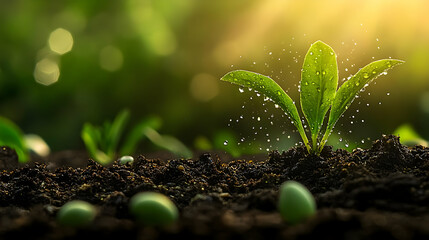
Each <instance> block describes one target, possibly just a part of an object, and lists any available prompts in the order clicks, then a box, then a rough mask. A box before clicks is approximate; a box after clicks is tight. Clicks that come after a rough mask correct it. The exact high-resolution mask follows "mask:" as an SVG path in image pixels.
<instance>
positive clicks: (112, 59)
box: [100, 46, 124, 72]
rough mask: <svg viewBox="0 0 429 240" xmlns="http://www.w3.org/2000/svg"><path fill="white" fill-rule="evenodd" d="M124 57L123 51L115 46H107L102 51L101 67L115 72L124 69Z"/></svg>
mask: <svg viewBox="0 0 429 240" xmlns="http://www.w3.org/2000/svg"><path fill="white" fill-rule="evenodd" d="M123 62H124V57H123V55H122V52H121V50H119V49H118V48H116V47H113V46H107V47H105V48H103V49H102V50H101V51H100V67H101V68H103V69H104V70H107V71H110V72H114V71H117V70H119V69H121V67H122V63H123Z"/></svg>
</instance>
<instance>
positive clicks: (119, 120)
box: [105, 110, 130, 157]
mask: <svg viewBox="0 0 429 240" xmlns="http://www.w3.org/2000/svg"><path fill="white" fill-rule="evenodd" d="M129 116H130V112H129V111H128V110H123V111H122V112H120V113H119V114H118V115H117V116H116V118H115V120H114V121H113V123H112V125H110V127H109V129H108V131H107V132H106V136H105V139H106V142H107V144H106V149H105V151H106V153H107V155H109V156H111V157H113V156H114V155H115V152H116V148H117V146H118V142H119V140H120V138H121V135H122V132H123V130H124V128H125V125H126V123H127V121H128V119H129Z"/></svg>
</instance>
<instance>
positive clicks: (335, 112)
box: [321, 59, 404, 147]
mask: <svg viewBox="0 0 429 240" xmlns="http://www.w3.org/2000/svg"><path fill="white" fill-rule="evenodd" d="M403 62H404V61H402V60H396V59H382V60H378V61H374V62H372V63H370V64H368V65H366V66H365V67H363V68H362V69H360V70H359V71H358V72H357V73H356V74H355V75H354V76H352V77H351V78H350V79H349V80H348V81H347V82H345V83H343V85H341V87H340V88H339V89H338V91H337V94H336V96H335V99H334V102H333V103H332V109H331V112H330V114H329V120H328V126H327V128H326V132H325V136H323V139H322V141H321V147H323V145H324V144H325V142H326V140H327V138H328V136H329V134H330V132H331V130H332V129H333V127H334V125H335V123H336V122H337V121H338V119H339V118H340V116H341V115H342V114H343V113H344V112H345V111H346V110H347V109H348V108H349V106H350V104H351V103H352V102H353V100H354V99H355V98H356V96H357V95H358V94H359V92H360V91H361V90H362V89H363V88H364V87H366V86H367V84H368V83H370V82H371V81H372V80H374V79H376V78H377V77H379V76H381V75H384V74H386V71H387V70H389V69H391V68H392V67H394V66H396V65H398V64H401V63H403Z"/></svg>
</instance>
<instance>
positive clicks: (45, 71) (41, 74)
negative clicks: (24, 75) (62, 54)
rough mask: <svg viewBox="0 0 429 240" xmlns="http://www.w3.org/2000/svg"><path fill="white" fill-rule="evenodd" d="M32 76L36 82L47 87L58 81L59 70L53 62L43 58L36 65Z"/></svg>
mask: <svg viewBox="0 0 429 240" xmlns="http://www.w3.org/2000/svg"><path fill="white" fill-rule="evenodd" d="M33 75H34V79H36V82H38V83H40V84H42V85H45V86H49V85H51V84H53V83H55V82H57V81H58V78H59V77H60V68H59V67H58V64H57V63H56V62H55V61H53V60H51V59H49V58H44V59H42V60H40V61H39V62H38V63H37V64H36V67H35V69H34V74H33Z"/></svg>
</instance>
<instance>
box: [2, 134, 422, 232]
mask: <svg viewBox="0 0 429 240" xmlns="http://www.w3.org/2000/svg"><path fill="white" fill-rule="evenodd" d="M261 157H262V160H261V161H249V160H246V159H243V160H235V161H229V160H228V161H224V160H223V159H221V158H219V157H218V156H217V155H216V154H208V153H205V154H201V155H200V156H199V157H198V158H195V159H191V160H188V159H172V160H168V161H167V160H165V159H156V158H146V157H145V156H142V155H140V156H138V157H137V158H136V161H135V162H134V164H133V165H118V164H116V163H114V164H113V165H111V166H101V165H99V164H98V163H96V162H94V161H92V160H90V159H89V158H88V157H87V155H86V154H85V153H82V152H76V153H73V152H63V153H61V154H60V153H59V154H56V155H52V156H50V157H49V158H48V159H41V158H39V159H35V160H33V161H32V162H31V163H29V164H27V165H19V164H18V163H17V157H16V154H15V153H14V151H12V150H10V149H8V148H0V171H1V172H0V239H78V238H79V239H89V238H92V239H113V238H120V239H180V238H182V237H183V239H235V240H238V239H353V240H355V239H429V148H424V147H421V146H417V147H414V148H408V147H406V146H403V145H401V144H400V143H399V138H397V137H394V136H382V137H381V138H380V139H379V140H377V141H375V142H374V143H373V146H372V147H371V148H370V149H367V150H362V149H356V150H354V151H353V152H352V153H350V152H347V151H345V150H341V149H340V150H336V151H332V149H331V148H330V147H325V148H324V150H323V152H322V154H321V155H320V156H319V157H316V156H308V155H307V154H306V151H305V149H304V148H302V147H297V148H292V149H290V150H288V151H287V152H283V153H279V152H276V151H274V152H271V153H270V154H269V155H265V156H261ZM36 161H37V162H36ZM286 180H296V181H298V182H300V183H302V184H304V185H305V186H307V187H308V188H309V190H310V191H311V192H312V193H313V195H314V196H315V198H316V202H317V207H318V211H317V213H316V215H315V216H313V217H311V218H309V219H308V220H306V221H304V222H302V223H300V224H296V225H290V224H288V223H286V222H284V221H283V220H282V219H281V217H280V215H279V213H278V212H277V207H276V205H277V198H278V188H279V186H280V184H281V183H283V182H284V181H286ZM142 191H156V192H160V193H163V194H165V195H167V196H169V197H170V198H171V199H172V200H173V201H174V202H175V203H176V205H177V207H178V209H179V211H180V219H179V220H178V221H177V222H176V223H174V224H172V225H170V226H165V227H148V226H142V225H140V224H138V223H136V222H135V221H134V219H133V217H132V216H131V215H130V214H129V212H128V202H129V199H130V198H131V197H132V196H133V195H134V194H136V193H138V192H142ZM73 199H81V200H85V201H88V202H90V203H92V204H94V205H95V206H97V209H98V214H97V217H96V219H95V220H94V222H93V224H91V225H89V226H87V227H84V228H70V227H63V226H60V225H59V224H58V223H57V222H56V221H55V219H56V218H55V216H56V213H57V212H58V210H59V207H61V206H62V205H63V204H64V203H66V202H67V201H70V200H73Z"/></svg>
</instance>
